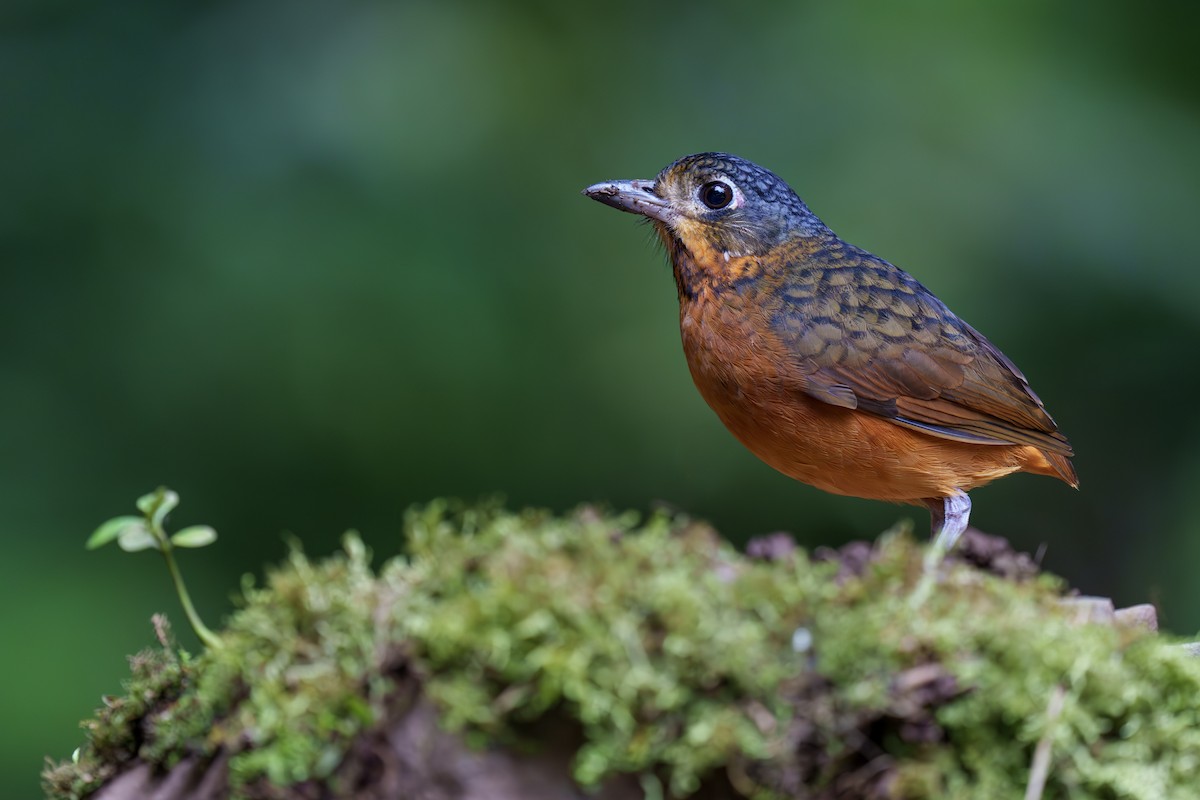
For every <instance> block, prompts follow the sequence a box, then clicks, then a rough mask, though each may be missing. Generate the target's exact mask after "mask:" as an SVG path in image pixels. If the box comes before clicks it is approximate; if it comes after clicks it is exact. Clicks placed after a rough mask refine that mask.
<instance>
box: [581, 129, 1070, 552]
mask: <svg viewBox="0 0 1200 800" xmlns="http://www.w3.org/2000/svg"><path fill="white" fill-rule="evenodd" d="M583 193H584V194H585V195H586V196H588V197H590V198H592V199H594V200H597V201H599V202H601V203H603V204H605V205H607V206H611V207H613V208H616V209H619V210H621V211H626V212H629V213H632V214H637V215H640V216H642V217H645V218H646V219H647V220H649V221H650V222H651V223H652V224H653V227H654V229H655V230H656V232H657V234H658V238H659V239H660V240H661V242H662V244H663V245H664V247H665V248H666V251H667V255H668V258H669V260H670V262H671V267H672V271H673V273H674V277H675V285H676V289H677V292H678V295H679V328H680V335H681V338H682V341H683V351H684V355H685V356H686V359H687V364H688V368H689V371H690V372H691V375H692V379H693V381H694V383H695V384H696V387H697V389H699V391H700V394H701V396H702V397H703V398H704V400H705V401H706V402H707V403H708V405H709V406H710V407H711V408H712V410H713V411H715V412H716V414H717V416H718V417H719V418H720V420H721V422H723V423H724V425H725V427H726V428H728V429H729V431H730V432H731V433H732V434H733V435H734V436H735V437H736V438H737V439H738V440H740V441H741V442H742V444H744V445H745V446H746V447H747V448H748V449H749V450H750V451H751V452H752V453H754V454H755V455H756V456H758V457H759V458H760V459H761V460H763V461H764V462H766V463H767V464H769V465H770V466H771V467H773V468H775V469H776V470H778V471H779V472H782V473H783V474H784V475H787V476H789V477H791V478H794V479H796V480H798V481H801V482H803V483H806V484H809V485H811V486H815V487H817V488H818V489H823V490H824V491H826V492H832V493H833V494H838V495H849V496H852V497H859V498H866V499H870V500H881V501H889V502H894V503H901V504H909V505H914V506H924V507H925V508H927V509H929V512H930V516H931V530H932V533H933V536H934V548H935V550H936V552H939V553H941V554H945V553H948V552H950V550H951V549H952V548H953V547H954V544H955V542H956V541H957V540H958V539H959V537H960V536H961V535H962V533H963V532H964V531H965V530H966V528H967V526H968V523H969V521H970V513H971V500H970V497H969V495H968V493H969V492H970V491H971V490H973V489H975V488H977V487H980V486H983V485H984V484H986V483H989V482H991V481H993V480H996V479H997V478H1001V477H1003V476H1005V475H1009V474H1011V473H1015V472H1028V473H1033V474H1035V475H1046V476H1050V477H1055V478H1058V479H1060V480H1062V481H1064V482H1065V483H1067V484H1068V485H1070V486H1071V487H1073V488H1078V487H1079V479H1078V476H1077V474H1076V471H1075V468H1074V466H1073V464H1072V463H1071V458H1072V457H1073V456H1074V451H1073V450H1072V448H1071V445H1070V443H1069V442H1068V441H1067V438H1066V437H1065V436H1064V435H1063V434H1062V433H1061V432H1060V431H1059V429H1058V426H1057V425H1056V424H1055V422H1054V420H1053V419H1052V418H1051V417H1050V415H1049V414H1048V413H1047V412H1046V408H1045V406H1044V404H1043V403H1042V401H1041V399H1039V397H1038V396H1037V394H1035V393H1034V391H1033V389H1032V388H1031V387H1030V385H1029V381H1028V380H1027V379H1026V377H1025V375H1024V374H1023V373H1022V372H1021V370H1019V369H1018V368H1017V366H1016V365H1015V364H1014V363H1013V362H1012V361H1011V360H1010V359H1009V358H1008V357H1007V356H1005V355H1004V354H1003V353H1002V352H1001V351H1000V349H999V348H997V347H996V346H995V345H994V344H992V343H991V342H990V341H988V339H987V338H986V337H984V336H983V334H981V333H979V331H977V330H975V328H973V327H971V326H970V325H969V324H967V323H966V322H965V321H963V320H962V319H960V318H959V317H958V316H957V315H955V314H954V313H953V312H952V311H951V310H950V309H949V308H947V306H946V305H945V303H943V302H942V301H941V300H939V299H938V298H937V297H936V296H935V295H934V294H933V293H932V292H931V291H929V290H928V289H926V288H925V287H924V286H923V285H922V284H921V283H919V282H918V281H917V280H916V279H915V278H914V277H913V276H911V275H910V274H909V273H907V272H905V271H904V270H902V269H900V268H899V267H896V266H894V265H892V264H891V263H889V262H887V261H885V260H883V259H882V258H879V257H878V256H875V255H873V254H871V253H869V252H867V251H866V250H864V249H862V248H859V247H856V246H854V245H853V244H850V243H849V242H846V241H844V240H842V239H841V238H840V237H838V235H837V234H835V233H834V232H833V231H832V230H830V229H829V227H828V226H826V225H825V223H824V222H822V221H821V220H820V219H819V218H818V217H817V216H816V215H815V214H814V213H813V212H812V211H810V210H809V208H808V206H807V205H806V204H805V203H804V201H802V200H801V199H800V197H799V196H798V195H797V194H796V192H795V191H793V190H792V188H791V187H790V186H789V185H788V184H787V183H786V182H784V181H783V180H782V179H781V178H780V177H779V176H777V175H776V174H775V173H773V172H771V171H769V170H767V169H765V168H763V167H760V166H758V165H757V164H754V163H752V162H750V161H747V160H746V159H743V158H740V157H738V156H735V155H731V154H728V153H718V152H711V153H697V154H694V155H689V156H684V157H683V158H680V159H678V160H676V161H674V162H673V163H671V164H669V165H668V166H667V167H665V168H664V169H663V170H662V171H661V172H660V173H659V174H658V176H657V177H656V178H654V179H653V180H612V181H605V182H602V183H596V184H593V185H591V186H589V187H587V188H586V189H584V190H583Z"/></svg>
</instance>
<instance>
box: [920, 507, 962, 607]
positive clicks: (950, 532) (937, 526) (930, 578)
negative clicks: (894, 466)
mask: <svg viewBox="0 0 1200 800" xmlns="http://www.w3.org/2000/svg"><path fill="white" fill-rule="evenodd" d="M925 505H926V506H927V507H928V508H929V516H930V517H931V528H932V531H931V532H932V534H933V544H932V545H931V546H930V547H929V549H928V550H927V551H925V569H924V571H923V573H922V575H921V580H920V581H918V582H917V586H916V588H915V589H914V590H913V594H912V597H911V598H910V604H911V605H912V607H913V608H917V607H919V606H920V605H921V604H922V603H924V602H925V601H926V600H927V599H928V598H929V594H930V592H932V591H933V586H934V584H935V583H937V572H938V567H939V566H941V563H942V559H944V558H945V557H946V554H947V553H949V552H950V550H951V549H952V548H953V547H954V543H955V542H957V541H958V537H960V536H962V535H963V531H965V530H966V529H967V522H968V520H969V519H970V517H971V498H969V497H967V495H966V493H965V492H958V493H955V494H952V495H950V496H949V497H934V498H931V499H929V500H927V501H925Z"/></svg>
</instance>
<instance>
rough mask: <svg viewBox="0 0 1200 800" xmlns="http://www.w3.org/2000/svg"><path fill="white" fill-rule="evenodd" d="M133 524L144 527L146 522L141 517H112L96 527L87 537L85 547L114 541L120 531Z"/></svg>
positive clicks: (99, 545)
mask: <svg viewBox="0 0 1200 800" xmlns="http://www.w3.org/2000/svg"><path fill="white" fill-rule="evenodd" d="M135 525H140V526H141V527H143V528H144V527H145V526H146V523H145V521H144V520H143V519H142V518H141V517H113V518H112V519H110V520H109V521H108V522H105V523H104V524H103V525H101V526H100V527H99V528H96V532H95V533H93V534H92V535H91V536H89V537H88V540H87V549H88V550H95V549H96V548H97V547H103V546H104V545H106V544H108V543H109V542H112V541H116V539H117V538H118V537H120V535H121V532H122V531H124V530H125V529H126V528H130V527H133V526H135Z"/></svg>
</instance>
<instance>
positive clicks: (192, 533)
mask: <svg viewBox="0 0 1200 800" xmlns="http://www.w3.org/2000/svg"><path fill="white" fill-rule="evenodd" d="M216 540H217V532H216V531H214V530H213V529H212V528H210V527H209V526H207V525H192V526H191V527H188V528H184V529H183V530H181V531H178V532H177V533H174V534H172V536H171V544H173V545H175V546H176V547H205V546H207V545H210V544H212V543H213V542H215V541H216Z"/></svg>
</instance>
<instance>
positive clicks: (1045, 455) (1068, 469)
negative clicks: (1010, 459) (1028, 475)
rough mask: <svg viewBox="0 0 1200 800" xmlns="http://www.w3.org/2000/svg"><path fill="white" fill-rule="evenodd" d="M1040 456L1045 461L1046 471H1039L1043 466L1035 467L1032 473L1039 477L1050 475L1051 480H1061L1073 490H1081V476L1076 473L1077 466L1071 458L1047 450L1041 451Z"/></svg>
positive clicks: (1031, 470)
mask: <svg viewBox="0 0 1200 800" xmlns="http://www.w3.org/2000/svg"><path fill="white" fill-rule="evenodd" d="M1038 453H1039V455H1041V457H1042V459H1044V461H1045V467H1046V468H1045V469H1039V468H1038V467H1041V466H1042V465H1041V464H1037V465H1031V466H1034V468H1033V469H1030V470H1029V471H1030V472H1035V473H1037V474H1039V475H1049V476H1050V477H1051V478H1061V479H1062V480H1063V481H1064V482H1065V483H1066V484H1067V485H1068V486H1070V487H1071V488H1072V489H1078V488H1079V475H1077V474H1076V472H1075V465H1074V464H1072V463H1071V457H1070V456H1065V455H1063V454H1062V453H1052V452H1049V451H1047V450H1039V451H1038Z"/></svg>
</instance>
